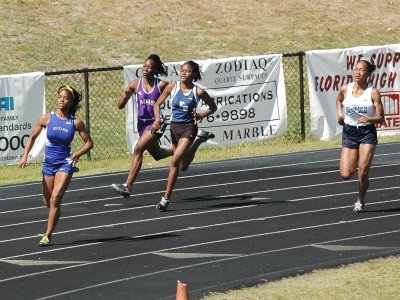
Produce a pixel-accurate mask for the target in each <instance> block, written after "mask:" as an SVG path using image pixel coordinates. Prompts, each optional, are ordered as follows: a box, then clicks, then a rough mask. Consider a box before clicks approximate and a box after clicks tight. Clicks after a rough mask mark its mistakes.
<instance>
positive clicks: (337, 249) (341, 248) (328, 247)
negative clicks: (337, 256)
mask: <svg viewBox="0 0 400 300" xmlns="http://www.w3.org/2000/svg"><path fill="white" fill-rule="evenodd" d="M311 246H312V247H315V248H319V249H324V250H329V251H335V252H342V251H368V250H395V249H400V248H399V247H374V246H353V245H311Z"/></svg>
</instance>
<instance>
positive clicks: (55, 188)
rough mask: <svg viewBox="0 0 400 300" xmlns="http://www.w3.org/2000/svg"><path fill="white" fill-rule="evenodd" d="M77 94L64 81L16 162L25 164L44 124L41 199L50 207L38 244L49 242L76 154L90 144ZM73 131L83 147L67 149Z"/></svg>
mask: <svg viewBox="0 0 400 300" xmlns="http://www.w3.org/2000/svg"><path fill="white" fill-rule="evenodd" d="M80 101H81V95H80V94H79V93H78V92H77V91H76V90H75V89H74V88H72V87H70V86H68V85H66V86H62V87H60V88H59V89H58V97H57V109H56V110H55V111H54V112H51V113H49V114H44V115H42V116H41V117H40V119H39V121H38V123H37V124H36V126H35V128H34V129H33V131H32V133H31V135H30V136H29V139H28V142H27V144H26V147H25V151H24V154H23V156H22V158H21V160H20V162H19V164H18V167H19V168H25V167H26V166H27V160H28V154H29V152H30V150H31V149H32V147H33V145H34V143H35V140H36V138H37V137H38V136H39V134H40V133H41V131H42V130H43V129H44V128H47V130H46V137H47V141H46V148H45V156H44V161H43V180H42V192H43V203H44V204H45V205H46V206H47V207H49V208H50V212H49V219H48V222H47V230H46V233H45V234H44V236H43V237H42V239H41V240H40V242H39V245H40V246H49V245H50V242H51V234H52V233H53V231H54V229H55V227H56V225H57V222H58V220H59V219H60V213H61V207H60V206H61V202H62V198H63V196H64V193H65V191H66V190H67V188H68V185H69V182H70V180H71V177H72V174H73V173H74V171H76V169H77V168H76V167H75V165H76V162H77V161H78V159H79V157H81V156H82V155H84V154H86V153H87V152H89V151H90V149H92V148H93V142H92V139H91V137H90V135H89V133H88V131H87V130H86V127H85V124H84V123H83V122H82V121H81V120H80V119H79V118H77V117H75V112H76V110H77V108H78V103H79V102H80ZM75 131H77V132H78V133H79V135H80V137H81V139H82V140H83V142H84V145H83V147H82V148H81V149H80V150H78V151H76V152H73V153H71V142H72V140H73V138H74V134H75Z"/></svg>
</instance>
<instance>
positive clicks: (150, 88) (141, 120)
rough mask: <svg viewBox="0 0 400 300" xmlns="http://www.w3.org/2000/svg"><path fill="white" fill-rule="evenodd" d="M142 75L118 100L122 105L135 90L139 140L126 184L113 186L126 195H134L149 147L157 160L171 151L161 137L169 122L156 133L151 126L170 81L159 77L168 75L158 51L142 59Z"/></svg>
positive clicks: (119, 105)
mask: <svg viewBox="0 0 400 300" xmlns="http://www.w3.org/2000/svg"><path fill="white" fill-rule="evenodd" d="M142 73H143V76H142V77H141V78H138V79H134V80H132V81H131V82H130V83H129V85H128V87H127V88H126V89H125V91H124V93H123V94H122V97H121V98H120V99H119V100H118V108H119V109H123V108H124V107H125V105H126V103H127V102H128V101H129V99H131V97H132V95H134V94H135V100H136V101H135V102H136V105H137V112H138V116H137V128H138V132H139V140H138V142H137V143H136V145H135V148H134V151H133V160H132V164H131V167H130V169H129V174H128V177H127V179H126V181H125V183H123V184H115V183H113V184H112V185H111V188H112V189H113V190H115V191H116V192H117V193H119V194H120V195H122V196H123V197H125V198H129V197H130V195H131V188H132V185H133V183H134V181H135V179H136V177H137V175H138V173H139V171H140V169H141V167H142V162H143V153H144V151H146V150H147V151H148V152H149V153H150V154H151V156H153V158H154V159H155V160H160V159H163V158H166V157H168V156H171V155H172V153H173V152H172V149H167V148H164V147H160V144H159V139H160V138H161V136H162V135H163V134H164V131H165V128H166V127H167V124H166V123H165V120H164V119H162V121H161V126H160V128H159V130H158V131H157V132H156V133H155V134H154V135H153V134H151V129H152V126H153V122H154V120H155V117H154V104H155V103H156V101H157V99H158V97H159V96H160V94H161V92H162V91H163V90H164V88H165V87H166V86H167V84H168V82H166V81H164V80H160V79H159V78H158V76H159V75H164V76H166V75H167V70H166V67H165V66H164V63H163V62H162V61H161V59H160V57H159V56H158V55H156V54H152V55H150V56H149V57H148V58H147V59H146V60H145V61H144V63H143V67H142Z"/></svg>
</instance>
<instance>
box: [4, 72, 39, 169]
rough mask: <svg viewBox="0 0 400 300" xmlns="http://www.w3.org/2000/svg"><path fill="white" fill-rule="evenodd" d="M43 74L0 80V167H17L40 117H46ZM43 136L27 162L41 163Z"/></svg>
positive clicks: (29, 74)
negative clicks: (35, 161) (13, 165)
mask: <svg viewBox="0 0 400 300" xmlns="http://www.w3.org/2000/svg"><path fill="white" fill-rule="evenodd" d="M44 78H45V76H44V73H43V72H34V73H27V74H16V75H5V76H0V164H1V165H7V164H17V163H18V162H19V160H20V158H21V156H22V154H23V153H24V148H25V145H26V142H27V141H28V138H29V135H30V133H31V132H32V129H33V128H34V127H35V125H36V123H37V121H38V120H39V118H40V116H41V115H42V114H43V113H45V110H46V107H45V92H44ZM44 145H45V139H44V138H43V135H42V136H40V137H38V138H37V140H36V144H35V147H34V148H33V149H32V151H31V152H30V154H29V160H30V161H32V160H39V159H42V157H41V154H42V153H43V149H44Z"/></svg>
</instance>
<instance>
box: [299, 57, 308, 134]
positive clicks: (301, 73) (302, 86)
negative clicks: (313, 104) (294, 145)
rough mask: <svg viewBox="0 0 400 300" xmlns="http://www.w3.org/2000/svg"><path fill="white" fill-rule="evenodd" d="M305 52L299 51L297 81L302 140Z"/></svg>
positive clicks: (304, 132) (304, 129)
mask: <svg viewBox="0 0 400 300" xmlns="http://www.w3.org/2000/svg"><path fill="white" fill-rule="evenodd" d="M304 56H305V53H304V52H299V81H300V91H299V92H300V119H301V138H302V140H303V141H304V140H305V139H306V124H305V122H306V120H305V114H304V76H303V72H304V65H303V59H304Z"/></svg>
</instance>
